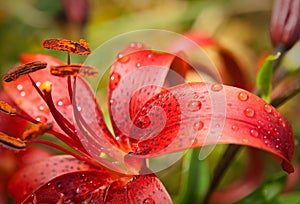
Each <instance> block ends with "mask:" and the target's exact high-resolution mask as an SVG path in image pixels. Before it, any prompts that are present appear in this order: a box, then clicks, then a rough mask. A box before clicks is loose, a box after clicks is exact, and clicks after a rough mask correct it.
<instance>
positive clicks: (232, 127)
mask: <svg viewBox="0 0 300 204" xmlns="http://www.w3.org/2000/svg"><path fill="white" fill-rule="evenodd" d="M231 129H232V130H233V131H235V132H236V131H238V130H239V127H238V126H236V125H232V126H231Z"/></svg>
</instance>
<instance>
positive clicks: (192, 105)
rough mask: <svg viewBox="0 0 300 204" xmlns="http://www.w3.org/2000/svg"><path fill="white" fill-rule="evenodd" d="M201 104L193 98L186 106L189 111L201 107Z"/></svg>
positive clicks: (197, 109) (194, 110)
mask: <svg viewBox="0 0 300 204" xmlns="http://www.w3.org/2000/svg"><path fill="white" fill-rule="evenodd" d="M201 106H202V104H201V102H200V101H196V100H193V101H191V102H189V103H188V105H187V108H188V110H189V111H191V112H196V111H199V110H200V109H201Z"/></svg>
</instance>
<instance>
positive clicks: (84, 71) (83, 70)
mask: <svg viewBox="0 0 300 204" xmlns="http://www.w3.org/2000/svg"><path fill="white" fill-rule="evenodd" d="M50 73H51V74H52V75H54V76H61V77H65V76H78V75H80V76H88V77H94V76H96V75H97V74H98V71H97V70H96V69H95V68H94V67H92V66H89V65H83V64H70V65H59V66H51V68H50Z"/></svg>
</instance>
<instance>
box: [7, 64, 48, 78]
mask: <svg viewBox="0 0 300 204" xmlns="http://www.w3.org/2000/svg"><path fill="white" fill-rule="evenodd" d="M46 67H47V63H46V62H41V61H34V62H29V63H26V64H21V65H18V66H16V67H14V68H12V69H11V70H10V71H9V72H8V73H7V74H6V75H4V77H3V80H4V81H5V82H11V81H14V80H16V79H18V78H19V77H21V76H23V75H26V74H29V73H32V72H36V71H38V70H40V69H45V68H46Z"/></svg>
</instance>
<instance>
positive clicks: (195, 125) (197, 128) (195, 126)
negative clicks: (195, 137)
mask: <svg viewBox="0 0 300 204" xmlns="http://www.w3.org/2000/svg"><path fill="white" fill-rule="evenodd" d="M203 126H204V124H203V122H202V121H200V122H196V123H194V126H193V128H194V130H195V131H199V130H201V129H202V128H203Z"/></svg>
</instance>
